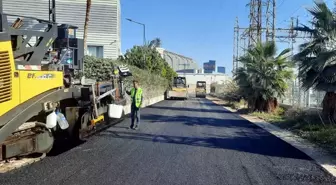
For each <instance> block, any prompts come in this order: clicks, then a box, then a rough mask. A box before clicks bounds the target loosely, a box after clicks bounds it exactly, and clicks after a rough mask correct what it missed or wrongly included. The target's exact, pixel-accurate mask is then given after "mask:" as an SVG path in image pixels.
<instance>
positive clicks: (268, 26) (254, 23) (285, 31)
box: [232, 0, 308, 73]
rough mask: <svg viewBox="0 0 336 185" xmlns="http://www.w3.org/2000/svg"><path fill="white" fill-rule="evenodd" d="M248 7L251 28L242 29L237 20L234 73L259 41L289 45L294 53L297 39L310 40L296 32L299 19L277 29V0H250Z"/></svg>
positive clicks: (233, 58)
mask: <svg viewBox="0 0 336 185" xmlns="http://www.w3.org/2000/svg"><path fill="white" fill-rule="evenodd" d="M248 6H249V7H250V13H249V15H248V18H249V21H250V22H249V26H248V27H241V26H240V25H239V22H238V18H236V23H235V27H234V39H233V41H234V43H233V57H232V60H233V62H232V64H233V66H232V68H233V71H232V72H233V73H234V72H235V71H236V70H237V68H238V67H241V66H240V65H239V61H238V59H239V57H240V56H241V54H244V53H245V51H246V50H247V49H248V48H250V47H251V46H253V45H255V43H256V42H257V41H261V42H263V41H274V42H285V43H289V44H290V45H291V49H292V51H293V49H294V43H296V39H306V38H308V37H307V35H304V34H303V33H301V32H300V33H299V32H298V31H295V30H294V28H295V27H296V26H298V25H299V21H298V19H296V23H295V19H294V18H292V19H291V24H290V25H289V26H288V27H287V28H277V27H276V25H275V18H276V0H250V2H249V3H248ZM263 18H264V19H263ZM263 20H264V21H263ZM246 40H247V44H246Z"/></svg>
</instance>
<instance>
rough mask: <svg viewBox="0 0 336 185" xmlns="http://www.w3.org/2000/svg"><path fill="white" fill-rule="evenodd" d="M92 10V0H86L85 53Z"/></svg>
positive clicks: (85, 52)
mask: <svg viewBox="0 0 336 185" xmlns="http://www.w3.org/2000/svg"><path fill="white" fill-rule="evenodd" d="M90 11H91V0H86V14H85V22H84V38H83V42H84V54H85V55H86V54H87V44H86V42H87V33H88V25H89V20H90Z"/></svg>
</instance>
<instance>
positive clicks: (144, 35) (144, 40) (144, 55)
mask: <svg viewBox="0 0 336 185" xmlns="http://www.w3.org/2000/svg"><path fill="white" fill-rule="evenodd" d="M126 20H128V21H130V22H133V23H135V24H139V25H141V26H143V42H144V43H143V44H144V47H143V50H142V52H143V60H144V64H146V54H145V49H146V48H145V46H146V25H145V24H143V23H140V22H136V21H133V20H132V19H128V18H126Z"/></svg>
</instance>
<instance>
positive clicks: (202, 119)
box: [0, 99, 336, 185]
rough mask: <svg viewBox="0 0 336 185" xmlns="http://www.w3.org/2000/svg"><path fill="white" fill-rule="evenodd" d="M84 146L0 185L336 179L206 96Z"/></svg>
mask: <svg viewBox="0 0 336 185" xmlns="http://www.w3.org/2000/svg"><path fill="white" fill-rule="evenodd" d="M141 113H142V115H141V119H142V125H141V127H140V130H138V131H134V130H128V129H127V128H126V127H127V126H129V119H126V120H124V121H123V122H121V123H119V124H117V125H115V126H112V127H110V128H109V129H107V130H105V131H102V132H100V133H98V134H95V135H94V136H92V137H90V138H89V139H88V140H87V141H86V142H85V143H83V144H81V145H78V146H76V147H74V148H71V149H69V150H67V151H64V152H62V153H60V154H58V155H54V156H49V157H47V158H45V159H44V160H42V161H40V162H37V163H34V164H32V165H30V166H27V167H24V168H21V169H19V170H15V171H12V172H9V173H7V174H1V175H0V184H1V185H30V184H31V185H40V184H41V185H54V184H55V185H56V184H57V185H59V184H66V185H77V184H78V185H89V184H92V185H105V184H106V185H114V184H120V185H124V184H125V185H128V184H131V185H152V184H153V185H154V184H155V185H175V184H176V185H212V184H218V185H226V184H228V185H236V184H237V185H245V184H246V185H249V184H257V185H273V184H274V185H282V184H283V185H287V184H288V185H297V184H302V185H308V184H319V185H321V184H336V180H335V179H334V178H333V177H332V176H331V175H329V174H328V173H326V172H325V171H323V170H322V168H321V167H320V166H318V165H317V164H316V163H315V162H314V161H312V160H311V159H310V158H309V157H307V156H306V155H305V154H303V153H301V152H300V151H298V150H297V149H295V148H293V147H291V146H290V145H289V144H287V143H285V142H283V141H282V140H280V139H278V138H276V137H275V136H273V135H271V134H269V133H268V132H266V131H264V130H263V129H261V128H259V127H257V126H255V125H254V124H252V123H250V122H248V121H246V120H244V119H242V118H240V117H239V116H238V115H236V114H234V113H230V112H228V111H227V110H225V109H224V108H222V107H221V106H218V105H215V104H214V103H212V102H210V101H209V100H206V99H190V100H187V101H163V102H160V103H157V104H155V105H153V106H151V107H148V108H145V109H143V110H142V112H141Z"/></svg>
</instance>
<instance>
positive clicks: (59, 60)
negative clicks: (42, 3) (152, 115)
mask: <svg viewBox="0 0 336 185" xmlns="http://www.w3.org/2000/svg"><path fill="white" fill-rule="evenodd" d="M1 5H2V1H0V16H1V17H0V18H1V20H0V21H1V24H0V151H1V152H0V160H4V159H8V158H12V157H15V156H22V155H28V154H32V153H48V152H49V151H50V150H51V149H52V148H53V145H54V142H55V141H63V139H65V138H66V139H71V140H81V139H84V138H85V137H86V136H88V135H90V134H92V133H94V132H96V131H97V130H100V129H101V128H103V127H106V126H107V125H108V123H110V121H113V120H118V119H122V118H123V116H124V111H123V106H124V105H126V98H125V92H126V91H125V89H124V85H123V79H124V78H126V77H128V76H132V73H131V72H130V71H129V70H128V68H127V67H125V66H115V68H114V71H111V75H112V77H111V79H110V80H108V81H106V82H96V81H95V80H94V79H86V78H85V77H81V78H80V77H77V76H79V75H78V74H82V73H83V72H84V71H83V58H84V44H83V39H79V38H76V31H77V27H76V26H71V25H66V24H61V25H60V24H58V23H56V12H55V7H56V5H55V0H49V10H50V11H49V20H41V19H38V18H34V17H25V16H20V17H19V18H18V17H17V16H16V15H11V14H6V13H3V11H2V6H1ZM10 17H11V18H10ZM10 20H13V22H12V24H9V21H10ZM32 21H35V22H36V23H37V25H25V24H26V23H27V22H29V23H30V24H31V23H32ZM42 26H43V27H42ZM33 28H34V29H33ZM36 28H43V29H39V30H37V29H36ZM35 38H36V41H33V40H34V39H35Z"/></svg>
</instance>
